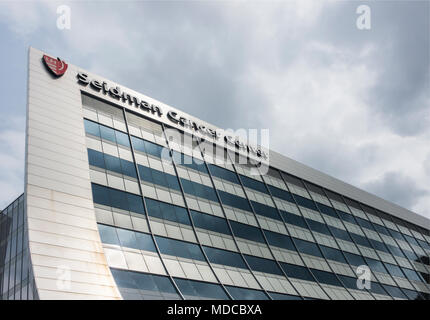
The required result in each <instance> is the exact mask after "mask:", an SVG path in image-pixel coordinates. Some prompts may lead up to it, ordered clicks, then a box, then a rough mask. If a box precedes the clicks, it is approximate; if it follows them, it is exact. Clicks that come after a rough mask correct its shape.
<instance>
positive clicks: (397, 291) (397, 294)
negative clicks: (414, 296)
mask: <svg viewBox="0 0 430 320" xmlns="http://www.w3.org/2000/svg"><path fill="white" fill-rule="evenodd" d="M382 286H383V287H384V289H385V290H386V291H387V292H388V293H389V294H390V295H391V296H392V297H394V298H401V299H407V297H406V296H405V294H404V293H403V292H402V290H400V289H399V288H397V287H393V286H389V285H387V284H383V285H382Z"/></svg>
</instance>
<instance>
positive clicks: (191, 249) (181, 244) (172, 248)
mask: <svg viewBox="0 0 430 320" xmlns="http://www.w3.org/2000/svg"><path fill="white" fill-rule="evenodd" d="M155 240H156V241H157V244H158V247H159V248H160V252H161V253H162V254H167V255H171V256H178V257H183V258H188V259H193V260H200V261H205V258H204V256H203V253H202V251H201V250H200V247H199V246H198V245H196V244H194V243H190V242H185V241H180V240H174V239H170V238H165V237H161V236H155Z"/></svg>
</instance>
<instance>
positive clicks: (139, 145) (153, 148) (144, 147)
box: [131, 136, 168, 158]
mask: <svg viewBox="0 0 430 320" xmlns="http://www.w3.org/2000/svg"><path fill="white" fill-rule="evenodd" d="M131 143H132V144H133V148H134V149H135V150H137V151H140V152H144V153H147V154H150V155H153V156H155V157H157V158H161V156H162V153H163V149H165V148H164V147H162V146H160V145H158V144H155V143H152V142H150V141H147V140H144V139H140V138H136V137H133V136H132V137H131ZM166 150H167V149H166ZM167 154H168V153H167V152H166V155H167Z"/></svg>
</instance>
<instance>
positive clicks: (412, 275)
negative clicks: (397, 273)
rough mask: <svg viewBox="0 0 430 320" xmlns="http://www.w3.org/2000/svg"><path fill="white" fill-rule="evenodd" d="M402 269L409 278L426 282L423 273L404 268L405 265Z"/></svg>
mask: <svg viewBox="0 0 430 320" xmlns="http://www.w3.org/2000/svg"><path fill="white" fill-rule="evenodd" d="M402 270H403V272H404V273H405V275H406V278H408V279H409V280H413V281H421V282H425V281H424V279H423V278H422V277H421V275H420V274H418V273H417V272H415V271H414V270H411V269H408V268H403V267H402Z"/></svg>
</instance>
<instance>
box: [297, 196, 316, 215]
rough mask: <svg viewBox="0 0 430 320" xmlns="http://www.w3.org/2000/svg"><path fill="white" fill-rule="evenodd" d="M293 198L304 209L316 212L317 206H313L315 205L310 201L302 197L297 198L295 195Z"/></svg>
mask: <svg viewBox="0 0 430 320" xmlns="http://www.w3.org/2000/svg"><path fill="white" fill-rule="evenodd" d="M294 198H295V199H296V201H297V203H298V205H300V206H302V207H305V208H308V209H312V210H315V211H318V208H317V206H316V205H315V203H314V202H313V201H312V200H310V199H308V198H305V197H302V196H299V195H297V194H294Z"/></svg>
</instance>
